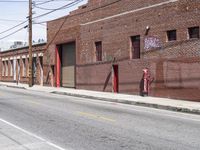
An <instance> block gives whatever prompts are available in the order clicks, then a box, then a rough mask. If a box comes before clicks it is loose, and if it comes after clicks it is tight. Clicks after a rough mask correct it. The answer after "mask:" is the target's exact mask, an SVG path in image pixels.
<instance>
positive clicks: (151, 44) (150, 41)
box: [144, 36, 162, 51]
mask: <svg viewBox="0 0 200 150" xmlns="http://www.w3.org/2000/svg"><path fill="white" fill-rule="evenodd" d="M161 46H162V43H161V41H160V40H159V39H158V38H157V37H154V36H149V37H145V39H144V49H145V50H146V51H149V50H151V49H154V48H161Z"/></svg>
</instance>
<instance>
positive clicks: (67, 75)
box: [61, 42, 76, 88]
mask: <svg viewBox="0 0 200 150" xmlns="http://www.w3.org/2000/svg"><path fill="white" fill-rule="evenodd" d="M75 64H76V44H75V42H71V43H67V44H63V45H62V46H61V86H63V87H70V88H75Z"/></svg>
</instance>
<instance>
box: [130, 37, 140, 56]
mask: <svg viewBox="0 0 200 150" xmlns="http://www.w3.org/2000/svg"><path fill="white" fill-rule="evenodd" d="M131 46H132V48H131V49H132V59H139V58H140V35H137V36H132V37H131Z"/></svg>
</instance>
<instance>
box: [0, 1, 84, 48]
mask: <svg viewBox="0 0 200 150" xmlns="http://www.w3.org/2000/svg"><path fill="white" fill-rule="evenodd" d="M16 1H17V2H16ZM74 1H77V0H33V2H35V4H38V5H37V7H42V8H45V9H50V10H42V9H39V8H33V13H34V15H33V17H35V16H39V15H41V14H44V13H47V12H49V11H51V9H57V8H59V7H62V6H64V5H66V4H68V3H72V2H74ZM78 1H81V0H78ZM43 2H47V3H44V4H42V3H43ZM85 3H87V0H82V1H81V2H80V3H78V4H76V5H75V6H73V7H70V8H65V9H62V10H57V11H55V12H53V13H51V14H49V15H46V16H43V17H41V18H37V19H34V22H35V23H37V22H44V21H47V20H53V19H56V18H59V17H62V16H65V15H67V14H68V13H69V12H70V11H72V10H74V9H76V8H77V7H78V6H80V5H83V4H85ZM39 4H40V5H39ZM28 7H29V5H28V0H0V48H1V49H3V50H5V49H8V48H9V47H10V45H12V43H13V41H26V42H27V41H28V29H27V28H26V29H22V30H21V31H19V32H17V33H16V34H14V35H11V36H9V37H7V38H4V39H2V38H3V37H5V36H7V35H8V34H11V33H13V32H15V31H17V30H19V29H20V28H23V27H24V26H26V25H27V24H28V22H26V23H24V24H22V25H20V26H18V27H16V28H14V29H12V30H10V31H9V32H5V33H2V32H4V31H5V30H7V29H10V28H12V27H13V26H15V25H18V24H20V23H21V22H22V21H26V20H27V18H26V17H27V16H28ZM38 39H45V40H46V24H45V23H44V24H33V40H34V41H38Z"/></svg>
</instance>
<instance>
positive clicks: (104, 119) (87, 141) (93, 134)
mask: <svg viewBox="0 0 200 150" xmlns="http://www.w3.org/2000/svg"><path fill="white" fill-rule="evenodd" d="M0 119H3V120H6V121H8V122H11V123H12V124H14V125H16V126H18V127H20V128H22V129H24V130H26V131H29V132H31V133H34V134H35V135H37V136H38V137H42V138H44V139H46V140H48V141H51V142H53V143H55V144H56V145H58V146H60V147H62V148H64V149H66V150H68V149H72V150H162V149H163V150H199V149H200V116H198V115H192V114H184V113H177V112H170V111H166V110H157V109H152V108H145V107H137V106H130V105H123V104H117V103H111V102H103V101H96V100H91V99H83V98H75V97H69V96H64V95H55V94H49V93H44V92H43V93H42V92H36V91H28V90H23V89H13V88H7V87H0ZM0 134H1V132H0ZM0 140H1V139H0ZM15 140H17V139H15Z"/></svg>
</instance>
